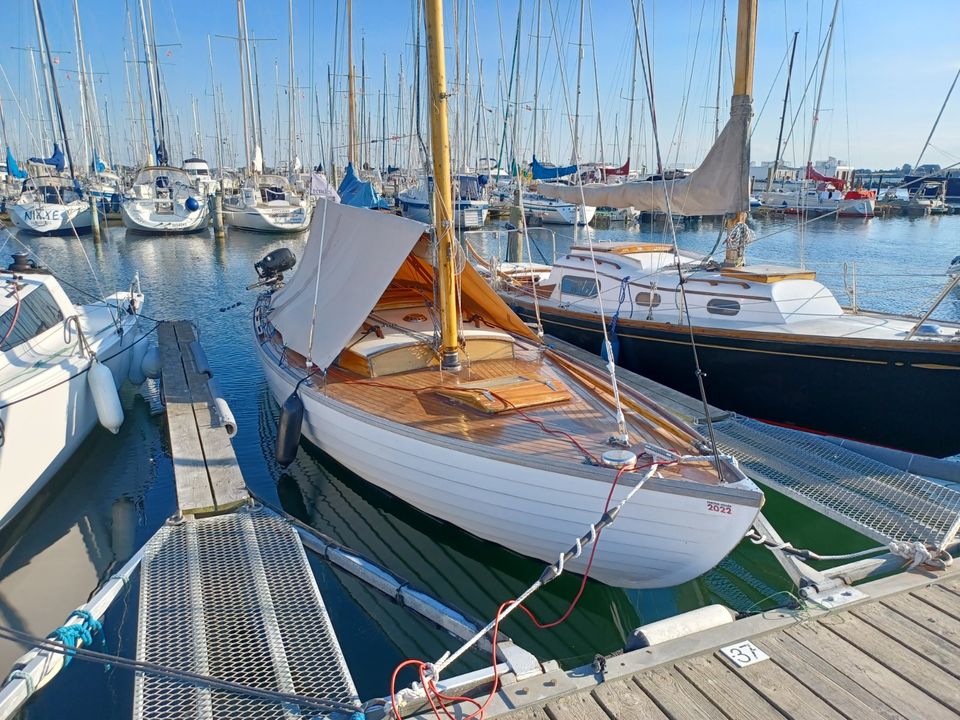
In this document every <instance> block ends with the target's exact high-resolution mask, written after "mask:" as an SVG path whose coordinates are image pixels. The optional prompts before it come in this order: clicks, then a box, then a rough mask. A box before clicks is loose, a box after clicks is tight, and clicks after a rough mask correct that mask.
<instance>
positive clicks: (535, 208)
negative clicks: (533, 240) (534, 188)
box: [523, 200, 597, 225]
mask: <svg viewBox="0 0 960 720" xmlns="http://www.w3.org/2000/svg"><path fill="white" fill-rule="evenodd" d="M523 210H524V213H526V214H527V215H529V216H532V217H535V218H537V219H538V220H539V221H540V222H542V223H543V224H544V225H589V224H590V221H591V220H593V216H594V214H596V212H597V209H596V208H595V207H591V206H590V205H586V206H583V205H573V204H572V203H565V202H559V201H556V202H552V203H549V202H548V203H542V202H531V201H529V200H524V207H523Z"/></svg>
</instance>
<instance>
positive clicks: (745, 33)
mask: <svg viewBox="0 0 960 720" xmlns="http://www.w3.org/2000/svg"><path fill="white" fill-rule="evenodd" d="M756 49H757V0H740V4H739V6H738V8H737V59H736V65H735V74H734V78H733V97H734V100H736V99H737V98H738V97H745V98H746V99H747V100H748V101H751V100H752V98H751V96H752V95H753V61H754V56H755V55H756ZM736 104H737V103H736V102H732V103H731V107H734V106H736ZM741 166H742V167H741V170H742V172H743V176H742V177H741V178H740V181H741V182H742V183H743V184H744V187H745V188H748V187H749V183H750V161H749V158H747V157H746V148H744V157H743V158H742V162H741ZM743 200H744V206H743V207H741V208H740V209H739V210H738V211H737V213H736V214H735V215H734V216H733V217H732V218H731V219H730V220H729V221H728V223H727V228H728V230H732V229H733V228H735V227H736V226H737V225H741V224H745V223H746V222H747V215H748V214H749V209H750V196H749V194H746V195H745V197H744V198H743ZM743 256H744V245H743V243H742V242H734V241H733V239H732V238H730V237H728V238H727V248H726V255H725V257H724V261H723V264H724V265H726V266H728V267H740V266H742V265H743Z"/></svg>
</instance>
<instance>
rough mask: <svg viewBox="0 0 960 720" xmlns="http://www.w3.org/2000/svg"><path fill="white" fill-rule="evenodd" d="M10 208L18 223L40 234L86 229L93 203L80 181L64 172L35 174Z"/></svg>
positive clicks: (89, 223) (90, 220)
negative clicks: (65, 174) (36, 175)
mask: <svg viewBox="0 0 960 720" xmlns="http://www.w3.org/2000/svg"><path fill="white" fill-rule="evenodd" d="M7 209H8V212H9V213H10V219H11V220H12V221H13V224H14V225H16V226H17V227H18V228H20V229H21V230H26V231H27V232H31V233H35V234H38V235H55V234H62V233H69V232H73V231H77V232H86V231H88V230H89V229H90V225H91V222H92V218H91V213H90V203H89V201H88V200H87V199H86V198H85V197H84V196H83V193H82V191H81V190H80V187H79V185H78V184H77V183H76V181H74V180H72V179H70V178H66V177H61V176H60V175H42V176H39V177H31V178H30V179H29V180H27V181H26V182H25V183H24V185H23V191H22V192H21V193H20V197H18V198H17V200H16V202H14V203H12V204H9V205H8V206H7Z"/></svg>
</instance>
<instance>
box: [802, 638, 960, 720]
mask: <svg viewBox="0 0 960 720" xmlns="http://www.w3.org/2000/svg"><path fill="white" fill-rule="evenodd" d="M860 624H861V625H863V623H860ZM784 632H785V633H786V634H787V635H789V636H790V637H792V638H793V639H795V640H797V641H798V642H799V643H800V644H802V645H804V646H805V647H806V648H807V649H808V650H810V651H811V652H813V654H814V655H816V656H817V657H818V658H819V660H820V662H822V663H826V664H827V665H830V666H831V667H832V668H833V670H834V671H836V672H838V673H842V674H843V675H846V676H847V677H848V678H850V679H851V680H853V681H854V682H855V683H857V684H858V685H860V686H862V687H863V688H864V689H866V690H867V691H868V692H870V693H872V694H873V695H875V696H876V697H878V698H879V699H880V700H882V701H883V702H884V703H885V704H886V705H889V706H890V707H892V708H893V709H894V710H896V711H897V712H898V713H900V714H901V715H903V716H904V717H907V718H924V719H925V720H934V718H936V719H939V718H944V719H945V718H955V717H956V715H955V714H954V713H952V712H951V711H950V710H949V709H948V708H947V707H945V706H944V705H942V704H940V703H939V702H937V701H936V700H934V699H933V698H931V697H930V696H929V695H928V694H927V693H925V692H923V691H921V690H919V689H918V688H917V687H916V686H914V685H913V684H912V683H910V682H907V681H906V680H904V679H903V678H902V677H900V675H899V674H897V673H895V672H893V671H891V670H890V669H889V668H888V667H886V665H884V664H882V663H880V662H878V661H877V660H876V659H874V658H873V657H871V656H870V655H868V654H866V653H864V652H858V648H857V647H855V646H853V645H851V644H850V643H848V642H847V641H846V640H844V639H842V638H841V637H840V636H839V635H836V634H834V633H833V632H831V631H830V630H828V629H827V628H825V627H823V626H821V625H820V624H819V623H812V624H806V625H794V626H792V627H789V628H787V629H786V630H784ZM951 692H952V690H951Z"/></svg>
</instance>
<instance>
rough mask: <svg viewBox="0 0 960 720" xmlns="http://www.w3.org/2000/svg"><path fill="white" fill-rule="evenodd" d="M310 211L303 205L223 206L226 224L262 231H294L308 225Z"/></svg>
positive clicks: (304, 228) (298, 230)
mask: <svg viewBox="0 0 960 720" xmlns="http://www.w3.org/2000/svg"><path fill="white" fill-rule="evenodd" d="M311 216H312V212H311V211H310V210H308V209H306V208H303V207H290V208H284V209H276V208H269V207H267V208H229V209H228V208H224V209H223V220H224V222H225V223H227V225H230V226H232V227H236V228H241V229H243V230H253V231H255V232H264V233H296V232H303V231H304V230H306V229H307V228H308V227H310V219H311Z"/></svg>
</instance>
